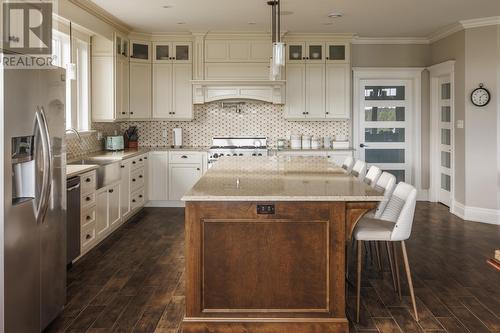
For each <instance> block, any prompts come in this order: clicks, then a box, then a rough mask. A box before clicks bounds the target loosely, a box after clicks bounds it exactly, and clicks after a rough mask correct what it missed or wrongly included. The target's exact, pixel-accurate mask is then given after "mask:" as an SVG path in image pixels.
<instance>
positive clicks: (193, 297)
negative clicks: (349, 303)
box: [183, 201, 376, 333]
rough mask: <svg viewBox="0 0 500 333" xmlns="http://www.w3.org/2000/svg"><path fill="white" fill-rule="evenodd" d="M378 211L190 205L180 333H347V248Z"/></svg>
mask: <svg viewBox="0 0 500 333" xmlns="http://www.w3.org/2000/svg"><path fill="white" fill-rule="evenodd" d="M259 205H267V206H265V207H262V206H261V208H262V209H261V213H260V214H259V213H258V212H257V211H258V206H259ZM375 206H376V202H353V203H349V202H343V201H339V202H286V201H284V202H198V201H192V202H187V203H186V315H185V319H184V321H183V332H184V333H202V332H221V333H225V332H228V333H229V332H231V333H239V332H241V333H243V332H245V333H254V332H255V333H271V332H272V333H285V332H286V333H290V332H293V333H301V332H304V333H306V332H307V333H309V332H310V333H312V332H315V333H318V332H321V333H330V332H331V333H333V332H348V331H349V325H348V321H347V318H346V314H345V307H346V305H345V304H346V301H345V242H346V239H347V238H348V237H349V236H350V232H351V231H352V229H353V226H354V225H355V223H356V222H357V221H358V220H359V218H360V217H361V216H362V215H363V214H364V213H366V212H367V211H368V210H371V209H373V208H374V207H375ZM262 210H264V211H266V212H267V214H262Z"/></svg>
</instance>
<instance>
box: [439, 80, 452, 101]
mask: <svg viewBox="0 0 500 333" xmlns="http://www.w3.org/2000/svg"><path fill="white" fill-rule="evenodd" d="M450 98H451V84H450V83H444V84H442V85H441V99H450Z"/></svg>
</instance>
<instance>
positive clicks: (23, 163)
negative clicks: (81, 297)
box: [0, 69, 66, 333]
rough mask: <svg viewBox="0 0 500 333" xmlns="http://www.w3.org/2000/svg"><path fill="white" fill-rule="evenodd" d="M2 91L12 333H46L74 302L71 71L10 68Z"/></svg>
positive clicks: (7, 306) (8, 327) (7, 313)
mask: <svg viewBox="0 0 500 333" xmlns="http://www.w3.org/2000/svg"><path fill="white" fill-rule="evenodd" d="M0 70H1V69H0ZM1 86H2V85H1V84H0V87H1ZM2 90H3V91H1V92H0V93H2V94H3V109H4V122H3V126H4V129H3V132H4V140H3V141H4V189H3V191H4V230H3V237H4V239H3V243H4V248H3V251H4V267H3V270H4V281H3V282H4V285H3V289H4V304H3V305H4V306H3V311H4V313H3V314H4V331H5V332H6V333H13V332H16V333H25V332H26V333H31V332H40V331H42V330H43V329H44V328H45V327H46V326H47V325H48V324H49V323H50V322H51V321H52V320H53V319H54V318H56V317H57V315H58V314H59V313H60V311H61V310H62V308H63V306H64V304H65V300H66V153H65V147H64V132H65V101H66V99H65V93H66V90H65V71H64V70H63V69H37V70H31V69H30V70H28V69H3V89H2ZM0 100H1V99H0ZM0 331H1V329H0Z"/></svg>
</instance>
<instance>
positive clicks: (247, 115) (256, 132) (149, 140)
mask: <svg viewBox="0 0 500 333" xmlns="http://www.w3.org/2000/svg"><path fill="white" fill-rule="evenodd" d="M130 125H133V126H137V127H138V129H139V146H143V147H158V146H166V145H170V144H171V143H172V129H173V128H176V127H180V128H182V129H183V144H184V145H185V146H210V144H211V142H212V137H214V136H264V137H267V138H268V145H270V146H272V147H274V146H275V145H276V141H277V139H280V138H283V139H287V138H289V137H290V133H298V134H309V135H317V136H319V137H325V136H330V137H334V136H337V135H344V136H345V137H347V138H349V133H350V121H347V120H344V121H328V122H319V121H315V122H290V121H287V120H285V118H284V110H283V107H282V106H281V105H273V104H269V103H258V102H247V103H246V104H245V105H243V106H242V111H241V113H236V111H235V109H234V108H229V107H228V108H226V109H222V108H221V105H220V103H210V104H203V105H195V107H194V120H193V121H191V122H171V121H148V122H123V123H120V127H121V131H122V132H123V131H125V130H126V129H127V128H128V127H129V126H130ZM165 129H166V130H167V140H165V138H163V130H165Z"/></svg>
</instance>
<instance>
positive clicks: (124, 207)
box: [120, 159, 132, 219]
mask: <svg viewBox="0 0 500 333" xmlns="http://www.w3.org/2000/svg"><path fill="white" fill-rule="evenodd" d="M131 163H132V161H131V160H130V159H127V160H124V161H122V163H121V165H120V167H121V182H120V192H121V196H120V201H121V215H122V218H123V219H126V218H127V217H128V216H129V215H130V213H131V208H130V204H131V203H130V200H131V194H132V193H131V187H130V171H131Z"/></svg>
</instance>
